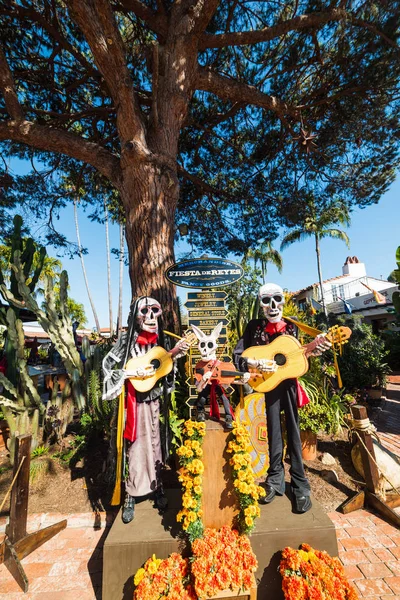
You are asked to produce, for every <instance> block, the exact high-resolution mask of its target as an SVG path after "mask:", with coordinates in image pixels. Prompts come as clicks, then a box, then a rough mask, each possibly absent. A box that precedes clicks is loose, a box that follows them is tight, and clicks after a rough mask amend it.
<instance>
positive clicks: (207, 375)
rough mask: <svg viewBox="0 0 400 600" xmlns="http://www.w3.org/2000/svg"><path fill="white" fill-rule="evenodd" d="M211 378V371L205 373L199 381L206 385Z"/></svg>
mask: <svg viewBox="0 0 400 600" xmlns="http://www.w3.org/2000/svg"><path fill="white" fill-rule="evenodd" d="M211 377H212V373H211V371H207V373H204V375H203V377H202V378H201V380H202V382H203V383H207V381H208V380H209V379H211Z"/></svg>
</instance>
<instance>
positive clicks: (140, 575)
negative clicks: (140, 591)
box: [133, 569, 146, 585]
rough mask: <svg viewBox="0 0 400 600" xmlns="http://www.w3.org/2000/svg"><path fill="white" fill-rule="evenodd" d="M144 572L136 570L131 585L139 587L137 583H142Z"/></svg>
mask: <svg viewBox="0 0 400 600" xmlns="http://www.w3.org/2000/svg"><path fill="white" fill-rule="evenodd" d="M145 573H146V571H145V570H144V569H138V570H137V571H136V575H135V577H134V580H133V583H134V584H135V585H139V583H140V582H141V581H142V579H143V577H144V575H145Z"/></svg>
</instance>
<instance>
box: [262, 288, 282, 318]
mask: <svg viewBox="0 0 400 600" xmlns="http://www.w3.org/2000/svg"><path fill="white" fill-rule="evenodd" d="M258 296H259V298H260V304H261V306H262V309H263V312H264V315H265V317H266V318H267V319H268V321H269V322H270V323H278V322H279V321H280V320H281V319H282V312H283V305H284V304H285V296H284V293H283V289H282V288H281V287H280V286H279V285H276V284H275V283H266V284H265V285H263V286H261V288H260V291H259V292H258Z"/></svg>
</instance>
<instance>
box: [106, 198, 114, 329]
mask: <svg viewBox="0 0 400 600" xmlns="http://www.w3.org/2000/svg"><path fill="white" fill-rule="evenodd" d="M104 216H105V228H106V253H107V288H108V318H109V322H110V338H111V337H112V336H113V333H114V325H113V312H112V292H111V264H110V237H109V235H108V210H107V203H106V199H105V198H104Z"/></svg>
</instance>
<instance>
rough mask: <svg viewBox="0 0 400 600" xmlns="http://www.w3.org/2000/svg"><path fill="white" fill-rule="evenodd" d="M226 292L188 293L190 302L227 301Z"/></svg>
mask: <svg viewBox="0 0 400 600" xmlns="http://www.w3.org/2000/svg"><path fill="white" fill-rule="evenodd" d="M225 298H226V292H224V291H222V290H206V291H204V290H202V291H201V292H188V293H187V299H188V300H225Z"/></svg>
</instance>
